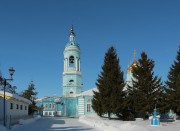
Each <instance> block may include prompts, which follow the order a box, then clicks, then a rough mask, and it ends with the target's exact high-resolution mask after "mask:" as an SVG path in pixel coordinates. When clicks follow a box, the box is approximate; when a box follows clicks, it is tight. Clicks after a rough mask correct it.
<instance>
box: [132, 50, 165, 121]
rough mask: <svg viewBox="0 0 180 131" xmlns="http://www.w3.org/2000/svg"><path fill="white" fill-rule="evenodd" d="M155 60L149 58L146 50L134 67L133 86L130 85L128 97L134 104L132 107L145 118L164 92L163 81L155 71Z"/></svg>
mask: <svg viewBox="0 0 180 131" xmlns="http://www.w3.org/2000/svg"><path fill="white" fill-rule="evenodd" d="M153 68H154V61H153V60H152V59H149V58H148V56H147V54H146V53H145V52H142V53H141V58H140V59H139V60H138V62H137V65H136V66H134V67H133V70H132V73H133V78H134V79H133V80H132V87H129V90H128V91H129V96H128V99H129V101H130V103H131V104H132V105H133V106H132V107H131V109H133V110H134V111H135V112H137V113H138V114H140V116H141V117H144V118H145V114H149V113H150V112H152V110H153V108H154V106H155V104H157V105H158V104H159V103H158V102H159V101H157V100H159V96H160V94H161V93H162V82H161V79H160V78H158V77H157V76H154V72H153Z"/></svg>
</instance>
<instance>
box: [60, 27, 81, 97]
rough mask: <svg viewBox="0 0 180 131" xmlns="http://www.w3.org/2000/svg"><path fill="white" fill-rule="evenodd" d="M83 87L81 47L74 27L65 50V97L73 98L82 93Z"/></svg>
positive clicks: (63, 86)
mask: <svg viewBox="0 0 180 131" xmlns="http://www.w3.org/2000/svg"><path fill="white" fill-rule="evenodd" d="M82 85H83V84H82V73H81V66H80V47H79V44H77V43H76V41H75V33H74V29H73V26H72V27H71V30H70V34H69V42H68V43H67V44H66V46H65V49H64V71H63V85H62V88H63V97H73V96H76V95H77V94H79V93H81V90H82Z"/></svg>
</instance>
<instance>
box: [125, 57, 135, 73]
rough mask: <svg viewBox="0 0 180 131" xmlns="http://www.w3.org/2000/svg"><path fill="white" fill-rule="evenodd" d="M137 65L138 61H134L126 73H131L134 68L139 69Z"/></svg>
mask: <svg viewBox="0 0 180 131" xmlns="http://www.w3.org/2000/svg"><path fill="white" fill-rule="evenodd" d="M137 64H138V62H137V61H136V60H134V62H133V63H132V64H131V65H130V66H129V67H128V69H127V71H126V73H129V72H131V71H132V68H133V67H137Z"/></svg>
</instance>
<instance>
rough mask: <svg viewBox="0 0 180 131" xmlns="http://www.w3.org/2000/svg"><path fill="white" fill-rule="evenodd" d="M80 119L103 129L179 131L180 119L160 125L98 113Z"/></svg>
mask: <svg viewBox="0 0 180 131" xmlns="http://www.w3.org/2000/svg"><path fill="white" fill-rule="evenodd" d="M79 121H80V122H82V123H85V124H88V125H90V126H92V127H95V128H97V129H99V130H101V131H171V130H172V131H179V130H180V121H175V122H168V123H167V122H163V123H162V122H161V123H160V126H151V125H150V121H149V120H146V121H144V120H142V119H137V120H136V121H120V120H108V119H106V118H100V117H98V116H97V115H96V114H91V115H87V116H81V117H80V118H79Z"/></svg>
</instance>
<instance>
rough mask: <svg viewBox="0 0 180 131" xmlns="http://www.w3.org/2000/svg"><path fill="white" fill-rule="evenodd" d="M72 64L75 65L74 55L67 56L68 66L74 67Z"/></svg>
mask: <svg viewBox="0 0 180 131" xmlns="http://www.w3.org/2000/svg"><path fill="white" fill-rule="evenodd" d="M74 65H75V61H74V56H70V57H69V66H70V67H74Z"/></svg>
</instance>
